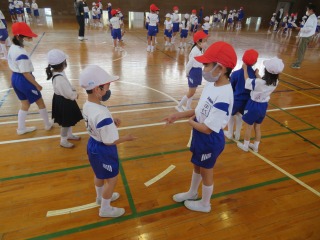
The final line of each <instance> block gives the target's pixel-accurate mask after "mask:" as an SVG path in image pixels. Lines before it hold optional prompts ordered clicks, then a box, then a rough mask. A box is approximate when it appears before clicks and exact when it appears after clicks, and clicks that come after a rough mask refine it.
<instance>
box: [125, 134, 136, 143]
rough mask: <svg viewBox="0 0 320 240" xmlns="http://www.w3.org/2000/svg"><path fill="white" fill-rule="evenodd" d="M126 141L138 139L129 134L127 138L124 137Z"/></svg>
mask: <svg viewBox="0 0 320 240" xmlns="http://www.w3.org/2000/svg"><path fill="white" fill-rule="evenodd" d="M124 138H125V140H126V141H134V140H136V139H137V137H135V136H133V135H132V134H128V135H126V136H124Z"/></svg>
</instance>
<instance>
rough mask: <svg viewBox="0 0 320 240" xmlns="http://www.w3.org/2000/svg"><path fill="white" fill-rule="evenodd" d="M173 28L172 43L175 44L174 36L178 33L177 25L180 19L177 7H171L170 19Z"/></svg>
mask: <svg viewBox="0 0 320 240" xmlns="http://www.w3.org/2000/svg"><path fill="white" fill-rule="evenodd" d="M171 21H172V24H173V27H172V32H173V35H172V43H174V42H175V39H176V35H177V33H178V32H179V24H180V18H179V8H178V7H177V6H174V7H173V13H172V18H171Z"/></svg>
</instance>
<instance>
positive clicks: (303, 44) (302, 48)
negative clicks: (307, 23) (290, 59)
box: [291, 36, 312, 68]
mask: <svg viewBox="0 0 320 240" xmlns="http://www.w3.org/2000/svg"><path fill="white" fill-rule="evenodd" d="M311 38H312V36H311V37H301V38H300V43H299V46H298V52H297V55H298V58H297V60H296V61H295V62H294V63H293V64H292V65H291V67H292V68H300V65H301V63H302V60H303V58H304V55H305V53H306V51H307V48H308V43H309V42H310V40H311Z"/></svg>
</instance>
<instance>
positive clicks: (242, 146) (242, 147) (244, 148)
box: [237, 142, 249, 152]
mask: <svg viewBox="0 0 320 240" xmlns="http://www.w3.org/2000/svg"><path fill="white" fill-rule="evenodd" d="M237 146H238V148H241V149H242V150H243V151H245V152H248V151H249V148H248V147H245V146H244V144H243V143H240V142H238V143H237Z"/></svg>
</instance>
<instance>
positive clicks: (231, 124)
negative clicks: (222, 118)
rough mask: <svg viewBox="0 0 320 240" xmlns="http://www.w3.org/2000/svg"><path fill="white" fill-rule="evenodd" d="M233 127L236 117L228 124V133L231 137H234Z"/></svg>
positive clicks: (231, 118)
mask: <svg viewBox="0 0 320 240" xmlns="http://www.w3.org/2000/svg"><path fill="white" fill-rule="evenodd" d="M233 125H234V117H233V116H231V117H230V120H229V122H228V133H229V135H231V136H233Z"/></svg>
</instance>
